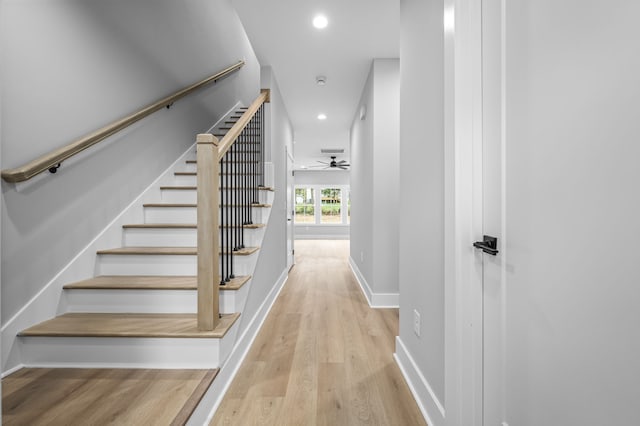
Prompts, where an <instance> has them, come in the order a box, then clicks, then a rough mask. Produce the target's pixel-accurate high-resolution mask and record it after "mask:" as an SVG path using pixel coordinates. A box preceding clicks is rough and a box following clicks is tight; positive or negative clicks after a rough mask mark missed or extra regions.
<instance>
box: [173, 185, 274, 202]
mask: <svg viewBox="0 0 640 426" xmlns="http://www.w3.org/2000/svg"><path fill="white" fill-rule="evenodd" d="M184 186H191V185H184ZM270 193H271V191H258V198H259V199H258V200H257V201H258V202H259V203H270V202H271V201H270V199H272V198H273V197H272V195H271V194H270ZM161 197H162V201H163V202H165V203H185V204H195V203H197V202H198V193H197V191H196V190H191V189H162V190H161ZM252 201H255V200H252Z"/></svg>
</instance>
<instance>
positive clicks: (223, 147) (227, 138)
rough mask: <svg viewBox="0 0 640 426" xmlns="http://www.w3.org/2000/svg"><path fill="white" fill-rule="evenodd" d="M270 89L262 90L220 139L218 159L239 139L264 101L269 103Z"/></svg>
mask: <svg viewBox="0 0 640 426" xmlns="http://www.w3.org/2000/svg"><path fill="white" fill-rule="evenodd" d="M270 93H271V92H270V91H269V89H262V90H260V95H259V96H258V97H257V98H256V100H255V101H253V103H252V104H251V105H250V106H249V108H248V109H247V111H246V112H245V113H244V114H242V117H240V119H239V120H238V121H236V123H235V124H234V125H233V127H231V129H230V130H229V131H228V132H227V133H226V134H225V135H224V137H223V138H222V139H221V140H220V143H219V145H218V161H220V160H222V158H223V157H224V155H225V154H226V153H227V151H229V148H231V145H233V143H234V142H235V140H236V139H238V136H240V133H242V131H243V130H244V128H245V127H247V124H249V122H250V121H251V119H252V118H253V116H254V115H255V113H256V111H258V110H259V109H260V107H261V106H262V104H263V103H268V102H269V101H270V98H269V97H270Z"/></svg>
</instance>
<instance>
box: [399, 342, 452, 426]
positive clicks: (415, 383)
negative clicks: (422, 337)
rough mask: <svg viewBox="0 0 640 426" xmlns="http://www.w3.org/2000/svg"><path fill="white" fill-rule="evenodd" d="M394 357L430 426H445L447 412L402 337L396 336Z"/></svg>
mask: <svg viewBox="0 0 640 426" xmlns="http://www.w3.org/2000/svg"><path fill="white" fill-rule="evenodd" d="M393 357H394V358H395V360H396V363H397V364H398V367H400V371H401V372H402V375H403V376H404V379H405V380H406V382H407V384H408V385H409V389H411V393H412V394H413V397H414V398H415V400H416V403H417V404H418V407H419V408H420V411H421V412H422V415H423V417H424V419H425V420H426V422H427V424H428V425H429V426H444V425H445V410H444V407H443V406H442V404H441V403H440V400H439V399H438V397H437V396H436V394H435V393H434V392H433V389H432V388H431V386H430V385H429V382H428V381H427V379H426V378H425V377H424V376H423V375H422V372H421V371H420V369H419V368H418V366H417V364H416V363H415V361H414V360H413V357H412V356H411V354H410V353H409V351H408V350H407V348H406V346H405V345H404V343H402V340H401V339H400V336H396V353H395V354H393Z"/></svg>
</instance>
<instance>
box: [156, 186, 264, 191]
mask: <svg viewBox="0 0 640 426" xmlns="http://www.w3.org/2000/svg"><path fill="white" fill-rule="evenodd" d="M197 189H198V187H197V186H161V187H160V190H167V191H196V190H197ZM227 189H258V190H260V191H274V189H273V188H271V187H269V186H257V187H248V188H247V187H244V186H240V187H235V186H233V187H230V188H227Z"/></svg>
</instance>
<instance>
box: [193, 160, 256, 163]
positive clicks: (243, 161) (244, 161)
mask: <svg viewBox="0 0 640 426" xmlns="http://www.w3.org/2000/svg"><path fill="white" fill-rule="evenodd" d="M223 162H224V163H227V162H228V161H223ZM259 162H260V161H259V160H254V161H248V160H242V161H232V163H259ZM186 164H198V162H197V161H196V160H187V161H186Z"/></svg>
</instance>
